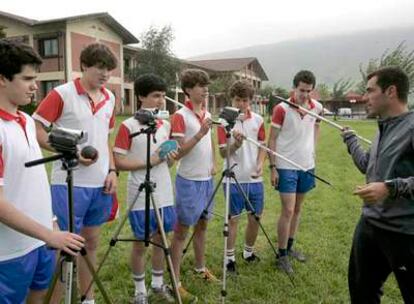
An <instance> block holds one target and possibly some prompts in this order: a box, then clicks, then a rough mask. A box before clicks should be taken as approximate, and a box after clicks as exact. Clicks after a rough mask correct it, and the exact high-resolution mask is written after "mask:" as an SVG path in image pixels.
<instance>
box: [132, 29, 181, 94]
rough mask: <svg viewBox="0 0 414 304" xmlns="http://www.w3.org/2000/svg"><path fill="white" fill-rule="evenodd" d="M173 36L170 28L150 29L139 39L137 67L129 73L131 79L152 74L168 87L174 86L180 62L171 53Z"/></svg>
mask: <svg viewBox="0 0 414 304" xmlns="http://www.w3.org/2000/svg"><path fill="white" fill-rule="evenodd" d="M173 40H174V34H173V30H172V28H171V26H164V27H163V28H161V29H157V28H155V27H150V28H149V29H148V30H147V31H146V32H145V33H144V34H143V35H142V38H141V44H142V50H140V52H139V55H138V58H137V61H138V64H137V67H136V68H134V69H133V70H132V71H131V75H132V77H133V78H136V77H138V76H140V75H142V74H146V73H154V74H157V75H158V76H160V77H162V78H164V79H165V81H166V82H167V84H168V85H169V86H175V84H176V78H177V74H178V73H179V71H180V61H179V60H178V59H177V58H176V57H175V56H174V54H173V53H172V51H171V43H172V41H173Z"/></svg>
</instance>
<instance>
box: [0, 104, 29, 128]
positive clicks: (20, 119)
mask: <svg viewBox="0 0 414 304" xmlns="http://www.w3.org/2000/svg"><path fill="white" fill-rule="evenodd" d="M0 119H3V120H6V121H15V122H17V123H18V124H19V125H20V126H21V127H22V128H23V130H25V129H26V117H24V115H23V114H22V113H21V112H20V111H17V115H15V114H12V113H9V112H7V111H4V110H2V109H0Z"/></svg>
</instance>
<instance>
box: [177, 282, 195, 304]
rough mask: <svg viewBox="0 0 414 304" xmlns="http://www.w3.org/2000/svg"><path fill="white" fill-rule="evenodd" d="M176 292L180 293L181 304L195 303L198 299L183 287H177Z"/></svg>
mask: <svg viewBox="0 0 414 304" xmlns="http://www.w3.org/2000/svg"><path fill="white" fill-rule="evenodd" d="M178 292H179V293H180V298H181V302H183V304H193V303H197V301H198V298H197V297H196V296H195V295H193V294H191V293H189V292H188V291H187V290H185V288H184V287H183V286H180V287H178Z"/></svg>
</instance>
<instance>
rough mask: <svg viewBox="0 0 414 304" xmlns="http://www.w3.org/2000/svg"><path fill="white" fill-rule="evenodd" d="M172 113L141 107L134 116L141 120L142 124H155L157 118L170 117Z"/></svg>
mask: <svg viewBox="0 0 414 304" xmlns="http://www.w3.org/2000/svg"><path fill="white" fill-rule="evenodd" d="M169 117H170V113H169V112H168V111H162V110H158V109H155V110H149V109H140V110H138V111H137V112H135V115H134V118H135V119H136V120H138V121H139V123H140V124H141V125H147V126H155V125H156V122H155V120H156V119H168V118H169Z"/></svg>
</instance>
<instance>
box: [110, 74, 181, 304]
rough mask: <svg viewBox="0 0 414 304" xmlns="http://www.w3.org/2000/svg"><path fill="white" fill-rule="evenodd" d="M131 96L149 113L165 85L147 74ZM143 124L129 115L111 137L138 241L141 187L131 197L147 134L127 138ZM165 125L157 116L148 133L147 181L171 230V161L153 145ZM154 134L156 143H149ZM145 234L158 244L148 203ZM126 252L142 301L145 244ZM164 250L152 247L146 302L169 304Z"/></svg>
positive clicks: (166, 131) (166, 130)
mask: <svg viewBox="0 0 414 304" xmlns="http://www.w3.org/2000/svg"><path fill="white" fill-rule="evenodd" d="M134 90H135V94H136V96H137V99H138V103H139V104H140V107H138V108H140V109H143V110H149V111H152V112H153V111H154V110H156V109H160V108H161V107H162V106H163V105H164V103H165V92H166V91H167V84H166V83H165V81H164V80H163V79H162V78H160V77H158V76H156V75H152V74H145V75H142V76H140V77H139V78H138V79H137V80H135V83H134ZM146 128H148V125H146V124H142V122H139V121H138V120H137V119H136V118H135V117H131V118H128V119H127V120H125V121H124V122H122V124H121V126H120V127H119V131H118V134H117V137H116V140H115V147H114V157H115V164H116V167H117V169H119V170H126V171H129V175H128V187H127V191H128V194H127V201H128V204H129V205H131V204H134V207H133V209H132V211H131V212H130V214H129V222H130V224H131V228H132V231H133V232H134V235H135V237H136V238H137V240H141V241H143V240H144V237H145V190H144V191H142V192H141V194H140V196H139V197H138V199H137V200H136V201H135V202H134V201H133V200H134V198H135V196H136V194H137V192H138V189H139V187H140V185H141V184H142V183H144V181H145V175H146V167H147V163H146V161H147V159H146V156H147V135H146V134H145V133H143V134H140V135H138V136H135V137H133V138H130V137H129V136H130V135H131V134H133V133H136V132H139V131H141V130H143V129H146ZM170 131H171V127H170V123H169V122H168V121H166V120H160V119H157V120H156V133H155V134H153V135H151V159H150V166H151V175H150V177H151V181H152V182H154V183H155V188H154V189H153V190H154V192H153V197H154V200H155V203H156V205H157V208H159V210H160V213H161V217H162V220H163V227H164V231H165V233H169V232H171V231H172V230H173V227H174V224H175V220H176V215H175V208H174V197H173V188H172V183H171V176H170V172H169V168H168V165H169V164H171V165H172V157H174V156H176V154H175V152H171V154H170V155H168V156H167V158H165V159H160V157H159V155H158V152H159V151H158V148H159V147H160V145H161V144H162V143H164V142H165V141H167V140H169V137H170ZM153 138H155V140H156V141H155V142H154V141H153ZM150 236H151V238H152V241H153V242H154V243H156V244H160V245H162V239H161V234H160V233H159V231H158V228H157V220H156V217H155V212H154V209H153V206H152V204H151V210H150ZM132 246H133V247H132V252H131V268H132V274H133V279H134V284H135V302H134V303H147V302H148V296H147V290H146V287H145V251H146V250H145V249H146V248H145V246H144V243H143V242H133V245H132ZM163 271H164V251H163V249H162V248H160V247H159V246H153V254H152V282H151V289H150V296H149V298H150V300H151V303H152V302H154V303H158V302H160V301H166V302H168V303H174V302H175V300H174V297H173V296H172V294H171V292H170V290H169V288H167V286H166V285H165V284H164V283H163Z"/></svg>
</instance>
